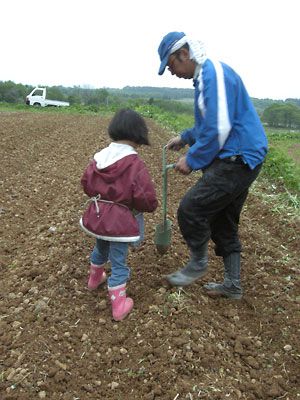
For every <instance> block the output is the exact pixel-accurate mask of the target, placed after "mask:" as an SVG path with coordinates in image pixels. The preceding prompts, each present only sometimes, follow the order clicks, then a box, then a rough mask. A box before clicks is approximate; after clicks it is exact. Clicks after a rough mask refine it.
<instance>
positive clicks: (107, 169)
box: [94, 142, 137, 182]
mask: <svg viewBox="0 0 300 400" xmlns="http://www.w3.org/2000/svg"><path fill="white" fill-rule="evenodd" d="M136 154H137V152H136V151H135V149H134V148H133V147H132V146H130V145H128V144H124V143H115V142H112V143H111V144H110V145H109V146H108V147H106V148H105V149H103V150H101V151H99V152H98V153H96V154H95V155H94V160H95V168H96V170H97V172H98V173H100V174H101V176H102V178H103V179H104V180H105V181H106V182H113V181H114V180H115V179H116V178H117V177H118V176H120V175H122V174H123V173H124V172H125V171H126V169H127V168H128V166H129V165H130V162H128V161H129V159H128V157H127V156H130V155H136Z"/></svg>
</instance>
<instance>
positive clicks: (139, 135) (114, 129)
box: [108, 108, 150, 145]
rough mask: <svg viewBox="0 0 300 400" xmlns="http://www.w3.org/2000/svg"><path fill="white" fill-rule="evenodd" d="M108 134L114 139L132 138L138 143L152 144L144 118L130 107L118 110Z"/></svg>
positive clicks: (131, 139)
mask: <svg viewBox="0 0 300 400" xmlns="http://www.w3.org/2000/svg"><path fill="white" fill-rule="evenodd" d="M108 134H109V136H110V138H111V139H112V140H130V141H132V142H134V143H136V144H146V145H149V144H150V143H149V140H148V128H147V125H146V122H145V120H144V118H143V117H142V116H141V115H140V114H138V113H137V112H135V111H133V110H131V109H129V108H124V109H121V110H119V111H118V112H116V114H115V115H114V117H113V118H112V120H111V121H110V124H109V127H108Z"/></svg>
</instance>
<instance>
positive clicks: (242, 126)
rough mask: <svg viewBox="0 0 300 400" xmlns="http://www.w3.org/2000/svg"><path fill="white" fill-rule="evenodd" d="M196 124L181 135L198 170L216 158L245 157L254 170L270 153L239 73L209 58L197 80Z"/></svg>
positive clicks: (195, 80)
mask: <svg viewBox="0 0 300 400" xmlns="http://www.w3.org/2000/svg"><path fill="white" fill-rule="evenodd" d="M194 87H195V99H194V114H195V125H194V127H193V128H191V129H187V130H185V131H183V132H182V133H181V139H182V140H183V141H184V142H185V143H187V144H189V146H190V148H189V151H188V152H187V159H186V160H187V164H188V165H189V166H190V167H191V168H192V169H193V170H198V169H202V168H205V167H207V166H208V165H209V164H210V163H211V162H212V161H213V160H214V159H215V158H225V157H230V156H233V155H241V156H242V159H243V161H244V162H245V163H247V164H248V165H249V167H250V168H251V169H254V168H255V167H256V166H257V165H258V164H261V163H262V162H263V160H264V158H265V156H266V154H267V146H268V143H267V138H266V135H265V132H264V129H263V126H262V124H261V122H260V119H259V116H258V114H257V112H256V110H255V108H254V106H253V104H252V101H251V99H250V97H249V95H248V93H247V91H246V89H245V86H244V84H243V82H242V80H241V78H240V77H239V75H237V73H236V72H235V71H234V70H233V69H232V68H230V67H229V66H228V65H226V64H224V63H221V62H218V61H217V62H216V61H212V60H210V59H206V61H205V62H204V63H203V65H202V67H201V69H200V73H199V75H198V77H197V78H196V79H194Z"/></svg>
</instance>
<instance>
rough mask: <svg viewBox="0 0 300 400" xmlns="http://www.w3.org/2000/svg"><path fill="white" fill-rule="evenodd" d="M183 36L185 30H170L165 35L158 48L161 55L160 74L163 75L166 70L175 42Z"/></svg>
mask: <svg viewBox="0 0 300 400" xmlns="http://www.w3.org/2000/svg"><path fill="white" fill-rule="evenodd" d="M183 36H185V33H184V32H170V33H168V34H167V35H166V36H164V38H163V40H162V41H161V43H160V45H159V48H158V54H159V57H160V67H159V71H158V75H162V74H163V73H164V72H165V68H166V66H167V64H168V59H169V57H170V53H171V49H172V47H173V46H174V44H175V43H176V42H178V40H180V39H182V38H183Z"/></svg>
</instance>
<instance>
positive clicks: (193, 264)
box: [165, 243, 208, 286]
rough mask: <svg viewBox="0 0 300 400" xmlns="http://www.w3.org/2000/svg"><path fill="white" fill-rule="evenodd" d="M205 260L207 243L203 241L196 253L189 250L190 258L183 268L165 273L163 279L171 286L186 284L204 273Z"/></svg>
mask: <svg viewBox="0 0 300 400" xmlns="http://www.w3.org/2000/svg"><path fill="white" fill-rule="evenodd" d="M207 261H208V243H205V244H204V245H203V246H202V248H201V249H199V251H197V253H196V252H192V251H191V256H190V260H189V261H188V263H187V264H186V266H185V267H184V268H182V269H180V270H178V271H176V272H173V273H172V274H169V275H166V276H165V279H166V280H167V281H168V283H169V284H170V285H171V286H188V285H190V284H191V283H193V282H195V281H196V280H197V279H199V278H202V277H203V276H204V275H205V274H206V272H207Z"/></svg>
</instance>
